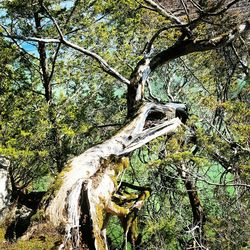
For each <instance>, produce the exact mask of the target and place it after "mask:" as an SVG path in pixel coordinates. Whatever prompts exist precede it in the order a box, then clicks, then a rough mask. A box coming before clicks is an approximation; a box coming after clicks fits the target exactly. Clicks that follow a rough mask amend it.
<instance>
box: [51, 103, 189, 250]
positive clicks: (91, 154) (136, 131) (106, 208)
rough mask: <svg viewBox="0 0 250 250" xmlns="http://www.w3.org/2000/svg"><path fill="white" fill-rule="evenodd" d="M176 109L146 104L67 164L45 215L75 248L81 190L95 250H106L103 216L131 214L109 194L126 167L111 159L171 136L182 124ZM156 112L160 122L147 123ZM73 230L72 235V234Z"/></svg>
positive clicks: (115, 187) (77, 240)
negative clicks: (133, 116) (148, 125)
mask: <svg viewBox="0 0 250 250" xmlns="http://www.w3.org/2000/svg"><path fill="white" fill-rule="evenodd" d="M177 106H178V105H177ZM177 106H176V104H171V103H170V104H166V105H161V104H154V103H145V104H144V105H143V106H142V107H141V108H140V109H139V111H138V112H137V114H136V116H135V118H134V119H133V120H132V121H131V122H130V123H129V124H128V125H127V126H125V127H124V128H123V129H122V130H120V131H119V132H118V133H117V134H116V135H114V136H113V137H112V138H110V139H109V140H107V141H105V142H104V143H102V144H99V145H97V146H94V147H92V148H90V149H88V150H87V151H85V152H84V153H83V154H81V155H79V156H77V157H75V158H73V159H72V161H71V162H70V163H69V169H70V170H69V171H68V172H66V173H65V174H64V176H63V177H61V181H62V185H61V187H60V189H59V190H58V192H57V194H56V196H55V198H54V199H53V200H52V202H51V203H50V205H49V207H48V208H47V210H46V214H47V216H48V218H49V220H50V221H51V222H52V223H53V224H54V225H55V226H59V225H64V227H65V228H66V231H67V240H68V241H71V242H72V241H73V243H74V246H78V245H79V244H81V243H80V242H81V239H80V238H79V237H80V236H79V227H81V225H82V224H83V223H84V222H83V221H80V218H83V217H84V215H83V214H82V212H83V211H81V209H80V207H81V204H80V200H81V190H82V189H85V190H86V192H87V197H88V203H89V208H90V210H89V211H90V217H91V221H92V226H93V232H92V237H93V239H94V245H95V248H96V249H97V250H99V249H101V250H102V249H107V241H106V232H105V223H104V216H105V214H106V213H109V214H110V213H111V214H115V215H118V216H126V215H127V214H128V213H130V209H129V208H126V207H120V206H119V205H117V204H115V203H114V202H113V201H112V195H113V194H114V192H115V191H116V190H117V186H116V183H115V181H114V180H116V179H117V178H118V177H117V176H119V173H120V172H121V171H122V170H123V169H124V168H125V167H126V165H127V164H126V162H125V161H124V160H121V161H119V162H114V160H112V156H114V155H115V156H116V157H118V158H119V157H121V156H122V155H125V154H128V153H130V152H132V151H134V150H135V149H137V148H139V147H141V146H143V145H145V144H146V143H148V142H149V141H151V140H153V139H155V138H157V137H158V136H161V135H165V134H170V133H174V132H175V131H176V130H177V129H178V127H179V126H180V125H181V124H182V122H181V120H180V119H179V118H176V117H175V113H176V108H177ZM179 106H180V107H184V106H185V105H183V104H180V105H179ZM179 106H178V107H179ZM159 113H161V115H162V117H163V118H162V119H161V120H160V121H159V120H158V119H156V120H150V119H151V118H152V117H154V114H158V115H159ZM148 121H151V122H150V124H151V127H149V128H145V127H147V126H146V125H147V122H148ZM72 230H73V231H74V235H72ZM85 233H86V234H89V233H90V232H85ZM76 235H77V236H76ZM84 237H86V235H84V232H82V238H84ZM73 238H74V239H73ZM65 243H66V242H65ZM62 247H63V246H62Z"/></svg>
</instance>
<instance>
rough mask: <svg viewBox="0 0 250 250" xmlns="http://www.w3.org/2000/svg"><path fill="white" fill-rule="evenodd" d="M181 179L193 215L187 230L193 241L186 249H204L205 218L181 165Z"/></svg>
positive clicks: (194, 187) (185, 169) (183, 166)
mask: <svg viewBox="0 0 250 250" xmlns="http://www.w3.org/2000/svg"><path fill="white" fill-rule="evenodd" d="M181 177H182V180H183V182H184V185H185V187H186V190H187V194H188V197H189V202H190V206H191V209H192V214H193V223H192V225H191V226H190V228H189V229H188V230H189V232H190V233H192V234H193V240H192V242H191V243H190V244H189V246H188V247H189V248H188V249H197V250H198V249H204V243H205V233H204V225H205V222H206V216H205V212H204V209H203V207H202V205H201V201H200V198H199V195H198V192H197V189H196V186H195V184H194V183H193V181H192V180H191V178H190V176H189V175H188V173H187V168H186V166H185V164H182V170H181Z"/></svg>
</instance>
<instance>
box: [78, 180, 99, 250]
mask: <svg viewBox="0 0 250 250" xmlns="http://www.w3.org/2000/svg"><path fill="white" fill-rule="evenodd" d="M80 197H81V199H80V204H81V217H80V232H81V235H82V237H81V238H82V241H83V242H82V243H83V244H84V245H86V246H87V247H88V249H95V241H94V236H93V233H92V232H93V225H92V221H91V217H90V213H89V211H90V206H89V201H88V193H87V190H86V188H85V185H83V186H82V191H81V195H80ZM83 236H84V237H83Z"/></svg>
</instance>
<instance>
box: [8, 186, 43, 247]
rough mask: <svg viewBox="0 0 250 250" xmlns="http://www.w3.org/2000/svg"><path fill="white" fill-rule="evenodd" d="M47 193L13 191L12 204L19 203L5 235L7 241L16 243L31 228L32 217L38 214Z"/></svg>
mask: <svg viewBox="0 0 250 250" xmlns="http://www.w3.org/2000/svg"><path fill="white" fill-rule="evenodd" d="M44 194H45V192H31V193H28V194H24V193H23V192H22V191H20V190H18V189H14V190H13V191H12V202H15V203H17V205H16V211H15V214H14V215H13V216H12V218H11V219H10V221H9V223H7V224H9V225H8V227H7V229H6V233H5V239H6V240H8V241H11V242H13V241H16V240H17V239H18V238H20V237H21V236H23V235H24V233H25V232H26V230H27V229H28V227H29V226H30V222H31V221H30V220H31V217H32V216H33V215H34V214H35V213H36V212H37V209H38V207H39V204H40V202H41V200H42V198H43V196H44Z"/></svg>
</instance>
